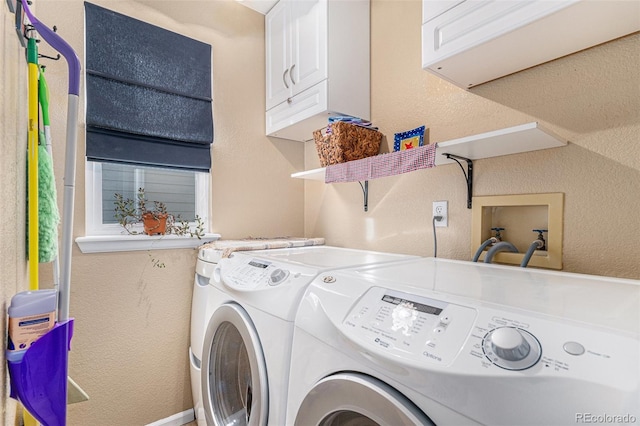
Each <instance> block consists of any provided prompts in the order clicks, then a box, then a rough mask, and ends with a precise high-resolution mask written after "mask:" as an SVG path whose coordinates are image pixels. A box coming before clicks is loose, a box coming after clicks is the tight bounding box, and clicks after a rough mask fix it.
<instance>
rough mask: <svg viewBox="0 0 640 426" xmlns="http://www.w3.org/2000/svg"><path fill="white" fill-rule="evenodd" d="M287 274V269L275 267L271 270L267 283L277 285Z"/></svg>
mask: <svg viewBox="0 0 640 426" xmlns="http://www.w3.org/2000/svg"><path fill="white" fill-rule="evenodd" d="M288 276H289V271H287V270H286V269H280V268H278V269H275V270H274V271H273V272H271V276H270V277H269V281H270V282H269V285H278V284H280V283H281V282H282V281H284V280H285V279H287V277H288Z"/></svg>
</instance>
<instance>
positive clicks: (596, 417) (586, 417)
mask: <svg viewBox="0 0 640 426" xmlns="http://www.w3.org/2000/svg"><path fill="white" fill-rule="evenodd" d="M637 421H638V418H637V417H636V416H634V415H633V414H593V413H576V423H598V424H634V423H637Z"/></svg>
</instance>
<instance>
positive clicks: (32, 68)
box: [27, 38, 40, 291]
mask: <svg viewBox="0 0 640 426" xmlns="http://www.w3.org/2000/svg"><path fill="white" fill-rule="evenodd" d="M27 63H28V67H29V129H28V144H27V155H28V159H29V167H28V174H29V184H28V188H27V194H28V199H29V290H32V291H33V290H38V264H39V257H40V255H39V247H38V238H39V237H38V232H39V227H38V73H39V70H38V47H37V46H36V40H35V39H34V38H29V40H28V42H27Z"/></svg>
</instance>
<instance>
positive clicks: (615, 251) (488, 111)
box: [0, 0, 640, 425]
mask: <svg viewBox="0 0 640 426" xmlns="http://www.w3.org/2000/svg"><path fill="white" fill-rule="evenodd" d="M96 3H98V4H101V5H103V6H105V7H108V8H111V9H113V10H116V11H119V12H122V13H125V14H127V15H130V16H133V17H137V18H140V19H143V20H145V21H147V22H150V23H152V24H156V25H159V26H162V27H165V28H167V29H170V30H174V31H177V32H179V33H182V34H185V35H187V36H191V37H194V38H197V39H199V40H202V41H205V42H208V43H211V44H212V45H213V52H214V53H213V55H214V68H213V69H214V90H215V94H214V114H215V126H216V129H215V132H216V142H215V144H214V146H213V171H212V175H213V184H212V199H213V203H214V206H213V208H212V217H213V231H216V232H220V233H222V235H223V236H224V237H225V238H240V237H246V236H260V235H300V234H302V233H304V234H305V235H306V236H324V237H326V239H327V242H328V243H330V244H333V245H339V246H350V247H361V248H371V249H376V250H387V251H392V252H401V253H412V254H420V255H431V254H432V252H433V243H432V233H431V226H430V224H431V222H430V221H431V202H432V201H434V200H449V212H450V213H449V214H450V217H449V221H450V226H449V227H448V228H446V229H440V230H439V231H438V237H439V240H438V248H439V254H440V256H442V257H446V258H454V259H470V257H471V247H470V235H471V214H470V211H468V210H467V209H466V202H465V187H464V183H463V179H462V174H461V172H460V170H459V168H458V167H457V166H442V167H438V168H436V169H433V170H425V171H419V172H414V173H410V174H406V175H403V176H397V177H392V178H385V179H379V180H376V181H372V182H370V200H369V209H370V211H369V212H368V213H364V212H363V211H362V194H361V190H360V187H359V186H358V185H357V184H355V183H352V184H335V185H324V184H322V183H315V182H304V183H303V182H302V181H298V180H294V179H289V178H288V176H289V174H290V173H292V172H293V171H299V170H303V169H304V168H307V169H309V168H313V167H316V166H317V163H318V160H317V157H316V153H315V148H314V147H313V144H306V145H303V144H299V143H294V142H287V141H282V140H278V139H269V138H266V137H264V136H263V134H264V114H263V109H264V39H263V25H264V24H263V18H262V16H261V15H258V14H257V13H254V12H252V11H250V10H249V9H246V8H243V7H242V6H240V5H238V4H237V3H235V2H233V1H230V0H229V1H213V2H188V1H183V2H168V1H160V2H157V1H150V2H146V3H134V2H131V1H111V2H108V1H99V2H96ZM149 7H151V8H153V9H151V8H149ZM420 7H421V5H420V1H418V0H411V1H378V0H373V2H372V27H371V28H372V30H371V31H372V71H371V73H372V113H373V120H374V122H375V124H376V125H378V126H379V127H380V128H381V130H382V132H383V133H384V134H386V136H387V139H386V144H387V146H389V145H391V144H392V141H393V133H394V132H398V131H402V130H407V129H410V128H413V127H416V126H418V125H422V124H426V125H427V127H429V129H430V141H431V142H437V141H444V140H448V139H452V138H456V137H461V136H465V135H470V134H475V133H480V132H484V131H489V130H495V129H498V128H502V127H508V126H512V125H516V124H521V123H525V122H530V121H540V122H542V123H543V124H544V125H545V126H547V127H549V128H550V129H552V130H554V131H555V132H557V133H558V134H560V135H562V136H563V137H566V138H567V139H569V140H570V141H571V144H570V145H569V146H568V147H565V148H559V149H554V150H547V151H540V152H535V153H528V154H520V155H514V156H509V157H504V158H497V159H487V160H480V161H477V162H476V163H475V167H476V175H475V176H476V186H475V188H474V194H475V195H495V194H510V193H536V192H564V193H565V241H564V264H565V269H566V270H569V271H577V272H585V273H592V274H603V275H613V276H620V277H632V278H640V269H639V268H640V265H638V262H637V259H638V258H640V244H638V235H640V219H639V218H640V215H638V211H640V201H639V198H638V194H639V193H640V166H639V163H640V148H639V147H640V144H638V134H640V119H639V116H638V114H639V111H640V105H639V102H640V100H639V99H640V96H638V95H639V93H638V85H637V82H638V81H639V80H640V71H639V70H640V63H639V62H640V59H639V55H638V54H637V52H638V48H639V43H640V37H639V36H638V35H635V36H631V37H627V38H624V39H621V40H618V41H615V42H612V43H608V44H606V45H603V46H600V47H596V48H593V49H590V50H588V51H585V52H582V53H579V54H576V55H572V56H571V57H568V58H564V59H561V60H558V61H554V62H552V63H549V64H546V65H543V66H541V67H536V68H534V69H531V70H528V71H525V72H522V73H519V74H516V75H514V76H510V77H507V78H504V79H502V80H499V81H495V82H492V83H488V84H485V85H483V86H480V87H477V88H474V89H472V90H471V91H464V90H461V89H458V88H456V87H454V86H452V85H450V84H448V83H446V82H444V81H442V80H439V79H437V78H436V77H433V76H431V75H430V74H428V73H427V72H425V71H422V70H421V69H420V16H421V10H420ZM2 9H3V18H4V21H3V28H2V37H3V38H2V50H3V58H2V68H3V75H2V81H1V82H0V90H1V93H2V99H3V108H2V135H3V139H2V146H3V151H2V152H3V155H2V156H0V158H1V160H0V165H1V166H2V169H1V170H0V173H1V176H2V181H3V186H2V199H3V206H4V207H5V209H6V210H4V211H3V213H2V215H3V216H2V217H1V218H0V223H2V226H3V234H2V235H3V241H2V256H1V260H0V265H1V267H2V269H1V270H0V274H1V276H2V282H3V285H2V290H1V291H2V294H1V295H0V296H1V297H2V300H3V301H4V304H3V317H2V319H1V320H0V321H4V318H5V314H6V306H7V303H8V300H9V299H10V297H11V296H12V295H13V294H14V293H15V292H16V291H18V290H21V289H24V288H25V287H26V282H25V275H26V272H25V271H26V262H25V259H24V255H23V254H22V253H24V249H25V246H24V237H23V235H24V234H23V229H24V219H23V217H24V186H23V182H24V155H23V151H24V141H25V133H26V132H25V131H24V130H23V126H22V125H21V124H20V123H22V122H24V120H25V118H24V117H25V116H26V109H25V105H24V102H23V101H22V100H21V97H22V96H23V95H24V85H23V86H22V91H21V90H20V85H16V81H24V77H25V74H26V66H24V61H23V52H22V50H20V49H18V48H17V47H16V46H17V41H15V37H14V32H13V28H12V26H11V19H13V15H10V14H8V12H6V7H3V8H2ZM37 12H38V15H39V16H40V19H41V20H42V21H43V22H45V23H47V24H49V25H54V24H55V25H57V26H58V32H59V33H60V34H61V35H62V36H63V37H64V38H65V39H67V40H69V41H70V43H71V44H72V46H73V47H74V48H75V49H76V50H77V51H78V53H79V55H80V56H81V58H82V52H83V25H82V22H83V3H82V1H80V0H72V1H71V0H70V1H62V0H59V1H51V2H49V1H41V2H39V3H38V4H37ZM41 49H42V51H43V52H44V53H47V51H48V50H47V48H46V47H41ZM47 76H48V81H49V85H50V87H51V91H52V101H51V102H52V105H57V106H58V108H57V109H54V111H53V112H52V119H53V127H54V141H63V140H64V137H65V136H64V123H65V120H66V118H65V115H66V84H67V74H66V66H65V64H64V62H63V61H60V62H57V63H48V68H47ZM21 120H22V121H21ZM83 125H84V123H83V119H82V117H81V123H80V127H79V130H80V141H79V142H80V143H79V145H80V147H79V152H78V154H79V157H78V158H79V160H78V185H77V200H76V212H75V217H76V221H75V231H74V234H75V236H80V235H84V176H83V170H84V168H83V164H84V162H83V161H84V160H83V154H84V144H83V142H84V139H83ZM16 140H17V141H18V142H17V143H14V142H15V141H16ZM303 150H304V156H303ZM54 158H56V159H57V160H56V173H57V175H58V176H61V175H62V164H61V162H60V161H59V159H61V158H63V148H62V147H61V144H60V142H58V143H57V145H56V150H55V152H54ZM303 161H304V163H305V164H303ZM61 184H62V183H61V179H60V178H59V182H58V185H59V189H58V191H59V193H61V189H60V186H61ZM14 200H15V201H14ZM603 202H607V203H610V204H612V205H613V206H614V208H612V209H610V210H609V211H607V212H605V211H603V210H601V209H600V208H599V205H601V204H602V203H603ZM73 256H74V257H73V271H72V294H71V315H72V316H73V317H75V318H76V331H75V336H74V339H73V342H72V344H73V350H72V352H71V354H70V375H71V377H73V379H74V380H75V381H76V382H77V383H78V384H79V385H80V386H81V387H82V388H83V389H84V390H85V391H87V392H88V393H89V395H90V397H91V400H90V401H88V402H83V403H81V404H75V405H72V406H70V407H69V424H70V425H87V424H91V425H113V424H137V425H141V424H146V423H150V422H152V421H155V420H158V419H160V418H164V417H167V416H170V415H172V414H174V413H177V412H180V411H183V410H185V409H188V408H190V407H191V396H190V388H189V379H188V360H187V348H188V334H189V311H190V303H191V301H190V297H191V285H192V277H193V272H194V262H195V252H194V251H192V250H169V251H160V252H155V253H153V256H156V257H160V258H161V259H162V261H164V263H165V264H166V268H165V269H157V268H153V267H152V266H151V264H150V262H149V254H148V253H147V252H133V253H108V254H92V255H84V254H82V253H80V252H79V250H78V249H77V247H75V246H74V252H73ZM48 272H49V271H48V269H47V268H43V273H42V279H41V282H46V281H47V280H48V278H46V277H47V276H48V275H47V273H48ZM7 283H9V284H7ZM14 286H15V287H14ZM3 325H4V323H3ZM3 330H6V325H5V326H3ZM5 334H6V333H5ZM3 374H4V373H3ZM2 379H3V386H2V389H3V395H2V396H3V398H2V399H3V401H6V403H5V404H3V408H4V410H3V416H4V419H3V420H4V423H5V424H10V423H12V421H13V415H12V410H13V404H12V403H11V402H9V401H7V399H6V381H7V380H6V376H4V375H3V376H2Z"/></svg>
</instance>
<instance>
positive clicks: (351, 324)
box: [342, 287, 477, 365]
mask: <svg viewBox="0 0 640 426" xmlns="http://www.w3.org/2000/svg"><path fill="white" fill-rule="evenodd" d="M476 315H477V313H476V310H475V309H473V308H469V307H466V306H461V305H457V304H452V303H447V302H444V301H441V300H437V299H432V298H427V297H422V296H417V295H412V294H408V293H404V292H400V291H396V290H390V289H385V288H381V287H372V288H370V289H369V291H367V292H366V293H365V294H364V296H363V297H362V298H360V299H359V300H358V302H357V303H356V304H355V305H354V306H353V307H352V309H351V310H350V312H349V314H348V315H347V317H346V318H345V320H344V321H343V322H342V331H343V332H344V333H345V334H346V335H347V336H348V337H349V338H350V339H352V340H355V341H357V342H358V343H360V344H361V345H363V346H364V347H366V348H368V349H371V350H375V351H376V352H382V353H387V354H389V355H390V356H394V357H395V356H398V357H400V358H401V359H406V360H407V361H408V362H416V361H417V362H420V363H425V362H426V363H436V364H442V365H448V364H450V363H451V362H452V361H453V360H454V358H455V356H456V355H457V354H458V353H459V352H460V350H461V349H462V347H463V345H464V342H465V341H466V339H467V337H468V336H469V333H470V332H471V329H472V327H473V325H474V321H475V318H476Z"/></svg>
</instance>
